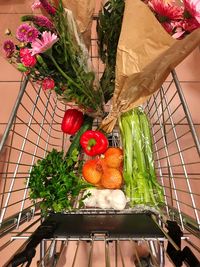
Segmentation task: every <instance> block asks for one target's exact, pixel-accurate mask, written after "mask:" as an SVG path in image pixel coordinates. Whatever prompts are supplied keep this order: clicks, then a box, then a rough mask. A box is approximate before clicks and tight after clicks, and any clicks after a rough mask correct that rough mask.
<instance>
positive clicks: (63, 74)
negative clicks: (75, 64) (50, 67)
mask: <svg viewBox="0 0 200 267" xmlns="http://www.w3.org/2000/svg"><path fill="white" fill-rule="evenodd" d="M48 56H49V57H50V59H51V60H52V61H53V63H54V65H55V67H56V68H57V70H58V71H59V72H60V74H61V75H62V76H63V77H64V78H65V79H66V80H68V81H69V82H70V83H72V84H73V85H75V86H76V87H77V88H79V89H80V90H81V89H82V88H80V86H78V84H77V83H75V82H74V81H73V80H72V79H71V78H70V77H69V76H68V75H67V74H66V73H65V72H64V71H63V70H62V69H61V68H60V66H59V65H58V63H57V62H56V60H55V59H54V57H53V56H52V55H51V54H50V53H48Z"/></svg>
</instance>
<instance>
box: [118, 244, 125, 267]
mask: <svg viewBox="0 0 200 267" xmlns="http://www.w3.org/2000/svg"><path fill="white" fill-rule="evenodd" d="M117 244H118V251H119V255H120V259H121V264H122V267H125V266H126V265H125V262H124V258H123V253H122V249H121V246H120V241H119V240H117Z"/></svg>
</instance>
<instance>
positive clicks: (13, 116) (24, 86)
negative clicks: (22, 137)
mask: <svg viewBox="0 0 200 267" xmlns="http://www.w3.org/2000/svg"><path fill="white" fill-rule="evenodd" d="M27 83H28V77H25V79H24V81H23V82H22V84H21V86H20V90H19V94H18V96H17V100H16V102H15V105H14V107H13V109H12V112H11V115H10V118H9V120H8V123H7V126H6V129H5V131H4V134H3V136H2V138H1V142H0V153H1V151H2V149H3V146H4V144H5V142H6V140H7V138H8V135H9V132H10V129H11V127H12V125H13V121H14V119H15V116H16V113H17V110H18V108H19V105H20V103H21V100H22V97H23V95H24V92H25V90H26V86H27Z"/></svg>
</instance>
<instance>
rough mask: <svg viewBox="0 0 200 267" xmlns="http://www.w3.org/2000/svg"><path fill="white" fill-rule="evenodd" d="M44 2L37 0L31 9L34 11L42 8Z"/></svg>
mask: <svg viewBox="0 0 200 267" xmlns="http://www.w3.org/2000/svg"><path fill="white" fill-rule="evenodd" d="M41 7H42V4H41V3H40V1H39V0H36V1H35V2H34V3H33V4H32V5H31V9H32V10H33V11H34V10H35V9H38V8H41Z"/></svg>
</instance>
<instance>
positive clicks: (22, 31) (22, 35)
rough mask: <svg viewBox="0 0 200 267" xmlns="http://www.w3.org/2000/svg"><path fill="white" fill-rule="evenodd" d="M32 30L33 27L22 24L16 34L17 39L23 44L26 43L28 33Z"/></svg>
mask: <svg viewBox="0 0 200 267" xmlns="http://www.w3.org/2000/svg"><path fill="white" fill-rule="evenodd" d="M30 29H31V26H29V25H28V24H26V23H24V24H21V25H20V26H19V27H18V28H17V32H16V36H17V39H18V40H19V41H21V42H26V40H27V32H28V31H29V30H30Z"/></svg>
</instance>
